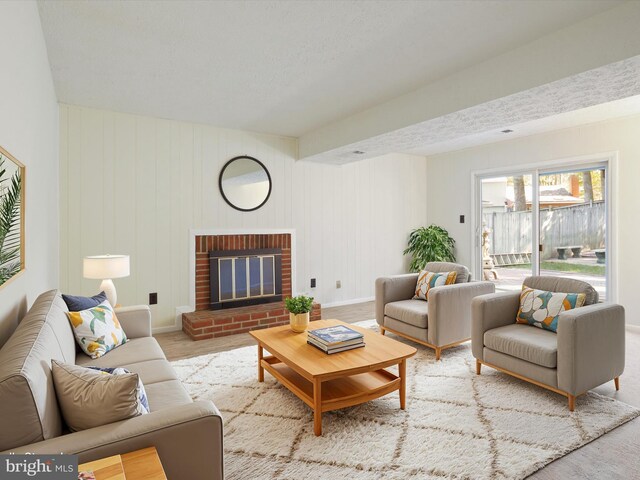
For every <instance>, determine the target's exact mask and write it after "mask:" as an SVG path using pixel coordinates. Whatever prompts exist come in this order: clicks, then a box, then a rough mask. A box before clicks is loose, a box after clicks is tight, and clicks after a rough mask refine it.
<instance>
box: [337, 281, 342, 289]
mask: <svg viewBox="0 0 640 480" xmlns="http://www.w3.org/2000/svg"><path fill="white" fill-rule="evenodd" d="M336 288H342V282H341V281H340V280H336Z"/></svg>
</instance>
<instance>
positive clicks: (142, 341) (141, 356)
mask: <svg viewBox="0 0 640 480" xmlns="http://www.w3.org/2000/svg"><path fill="white" fill-rule="evenodd" d="M165 359H166V357H165V356H164V352H163V351H162V349H161V348H160V345H158V342H157V341H156V339H155V338H153V337H141V338H134V339H131V340H129V341H128V342H127V343H125V344H124V345H122V346H120V347H118V348H116V349H115V350H111V351H110V352H108V353H107V354H105V355H103V356H102V357H100V358H91V357H89V356H87V355H85V354H84V353H83V352H79V353H78V355H77V356H76V364H78V365H84V366H89V365H94V366H96V367H126V365H131V364H133V363H139V362H147V361H149V360H165ZM143 381H144V379H143Z"/></svg>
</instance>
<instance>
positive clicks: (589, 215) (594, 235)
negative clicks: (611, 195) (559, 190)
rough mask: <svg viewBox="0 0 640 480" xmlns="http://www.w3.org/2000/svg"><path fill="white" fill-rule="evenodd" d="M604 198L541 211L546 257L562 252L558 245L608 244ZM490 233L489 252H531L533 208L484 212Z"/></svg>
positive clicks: (596, 245)
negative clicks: (522, 210)
mask: <svg viewBox="0 0 640 480" xmlns="http://www.w3.org/2000/svg"><path fill="white" fill-rule="evenodd" d="M605 215H606V208H605V204H604V202H593V203H591V204H584V205H572V206H570V207H559V208H550V209H545V210H541V211H540V237H541V238H540V240H541V241H540V243H541V244H542V246H543V250H542V255H541V258H542V260H548V259H550V258H555V257H557V256H558V253H557V251H556V248H557V247H562V246H571V245H581V246H582V247H584V248H585V249H587V250H593V249H594V248H604V245H605V229H606V217H605ZM482 219H483V222H484V227H485V228H488V229H489V231H490V233H489V241H490V245H489V253H490V254H502V253H531V249H532V241H531V239H532V232H533V224H532V221H533V215H532V213H531V212H530V211H529V212H491V213H484V214H482Z"/></svg>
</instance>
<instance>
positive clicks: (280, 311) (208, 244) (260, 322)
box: [182, 233, 320, 340]
mask: <svg viewBox="0 0 640 480" xmlns="http://www.w3.org/2000/svg"><path fill="white" fill-rule="evenodd" d="M195 242H196V245H195V252H196V259H195V262H196V268H195V275H196V281H195V285H196V296H195V299H196V304H195V311H194V312H190V313H184V314H182V330H183V331H184V332H185V333H186V334H187V335H189V337H190V338H191V339H192V340H205V339H207V338H214V337H223V336H226V335H235V334H236V333H246V332H248V331H250V330H258V329H261V328H267V327H274V326H276V325H284V324H286V323H288V322H289V313H288V312H287V311H286V310H285V308H284V302H272V303H265V304H262V305H254V306H248V307H238V308H228V309H222V310H209V308H210V301H211V299H210V295H211V293H210V283H209V251H210V250H249V249H260V248H280V249H282V298H286V297H290V296H291V235H290V234H288V233H287V234H285V233H283V234H245V235H196V237H195ZM311 320H320V304H317V303H314V305H313V310H312V312H311Z"/></svg>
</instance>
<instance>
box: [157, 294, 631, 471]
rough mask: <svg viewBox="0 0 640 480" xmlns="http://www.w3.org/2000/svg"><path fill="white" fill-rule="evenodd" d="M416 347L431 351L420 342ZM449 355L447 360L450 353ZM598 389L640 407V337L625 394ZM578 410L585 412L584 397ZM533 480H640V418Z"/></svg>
mask: <svg viewBox="0 0 640 480" xmlns="http://www.w3.org/2000/svg"><path fill="white" fill-rule="evenodd" d="M374 317H375V313H374V303H373V302H366V303H359V304H355V305H348V306H344V307H334V308H324V309H322V318H338V319H340V320H342V321H345V322H349V323H353V322H359V321H362V320H369V319H372V318H374ZM156 338H157V340H158V342H159V343H160V346H161V347H162V349H163V350H164V352H165V354H166V355H167V358H169V360H179V359H182V358H189V357H194V356H198V355H203V354H206V353H216V352H223V351H226V350H232V349H234V348H239V347H246V346H248V345H254V344H255V342H254V341H253V340H252V338H251V337H250V336H249V334H240V335H231V336H229V337H222V338H218V339H216V338H214V339H210V340H200V341H198V342H193V341H191V340H190V339H189V338H188V337H187V336H186V335H185V334H184V333H183V332H171V333H163V334H160V335H156ZM401 340H402V341H405V340H403V339H401ZM414 346H416V348H426V347H423V346H421V345H418V344H414ZM443 355H445V356H446V352H445V353H443ZM595 391H596V392H598V393H600V394H601V395H606V396H609V397H612V398H615V399H617V400H620V401H621V402H625V403H628V404H629V405H633V406H635V407H637V408H640V333H637V332H627V345H626V368H625V372H624V374H623V375H622V377H620V391H618V392H616V391H615V388H614V386H613V382H609V383H608V384H606V385H602V386H601V387H598V388H596V389H595ZM576 408H580V399H579V398H578V400H577V404H576ZM529 478H531V479H536V480H557V479H593V480H600V479H605V480H631V479H640V418H637V419H635V420H633V421H631V422H629V423H627V424H625V425H622V426H621V427H618V428H616V429H615V430H613V431H611V432H609V433H607V434H606V435H603V436H602V437H600V438H598V439H597V440H594V441H593V442H591V443H590V444H588V445H585V446H584V447H582V448H580V449H578V450H576V451H574V452H572V453H570V454H568V455H566V456H564V457H562V458H560V459H558V460H556V461H555V462H553V463H551V464H549V465H547V466H546V467H545V468H543V469H542V470H540V471H538V472H536V473H534V474H533V475H531V476H530V477H529Z"/></svg>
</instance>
